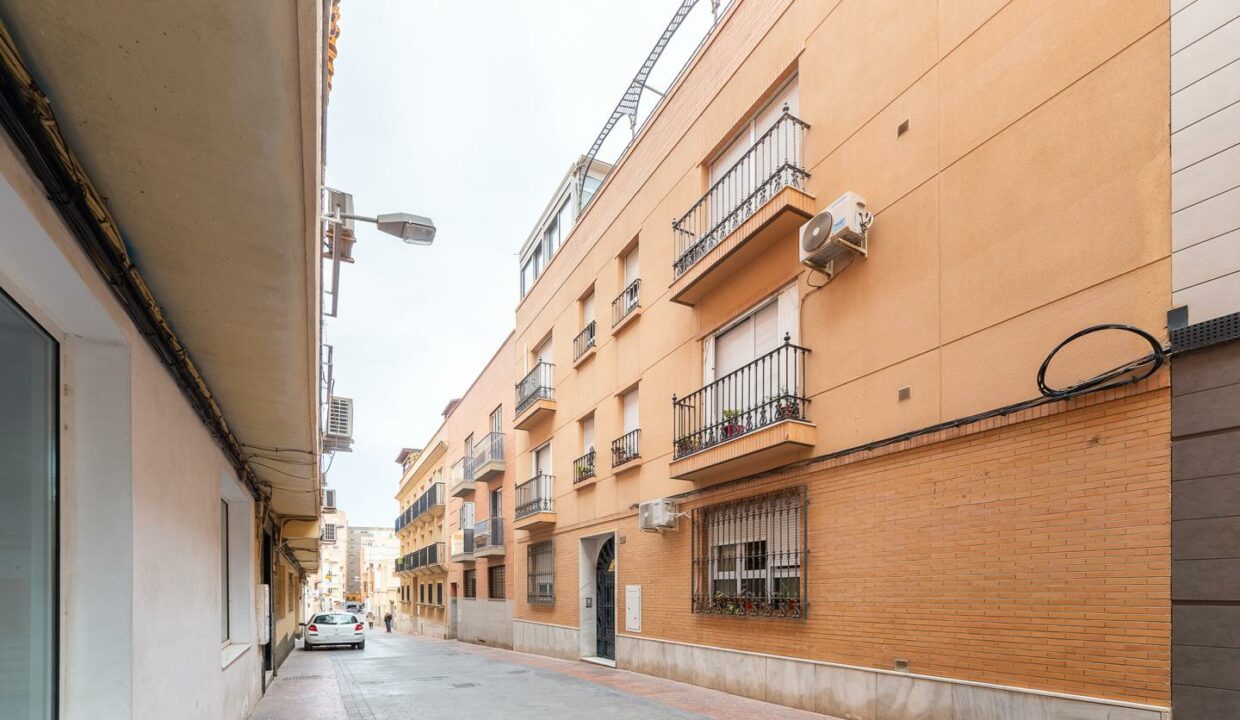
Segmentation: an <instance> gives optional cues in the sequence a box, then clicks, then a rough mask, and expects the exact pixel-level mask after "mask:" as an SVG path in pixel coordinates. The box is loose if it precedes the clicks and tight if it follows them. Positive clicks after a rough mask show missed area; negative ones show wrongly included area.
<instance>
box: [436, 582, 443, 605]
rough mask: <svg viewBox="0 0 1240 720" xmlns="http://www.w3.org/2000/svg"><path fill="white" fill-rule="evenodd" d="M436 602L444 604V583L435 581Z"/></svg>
mask: <svg viewBox="0 0 1240 720" xmlns="http://www.w3.org/2000/svg"><path fill="white" fill-rule="evenodd" d="M435 604H436V605H443V583H435Z"/></svg>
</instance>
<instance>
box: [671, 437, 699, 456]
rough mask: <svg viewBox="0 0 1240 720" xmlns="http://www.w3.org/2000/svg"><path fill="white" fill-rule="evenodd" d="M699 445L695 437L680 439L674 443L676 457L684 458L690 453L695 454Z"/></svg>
mask: <svg viewBox="0 0 1240 720" xmlns="http://www.w3.org/2000/svg"><path fill="white" fill-rule="evenodd" d="M700 445H701V443H700V442H699V441H698V438H697V436H696V435H690V436H688V437H682V438H681V439H679V440H677V441H676V456H677V457H684V456H685V455H688V454H689V453H691V452H696V451H697V449H698V447H699V446H700Z"/></svg>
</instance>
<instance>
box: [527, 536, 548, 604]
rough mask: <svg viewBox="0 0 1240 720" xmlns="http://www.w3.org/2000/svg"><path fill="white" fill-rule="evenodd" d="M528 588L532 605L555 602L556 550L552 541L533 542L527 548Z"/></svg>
mask: <svg viewBox="0 0 1240 720" xmlns="http://www.w3.org/2000/svg"><path fill="white" fill-rule="evenodd" d="M527 560H528V561H527V562H526V564H525V569H526V589H527V591H528V593H529V602H530V604H531V605H554V604H555V551H554V547H553V545H552V541H550V540H545V541H543V542H538V543H532V544H531V545H530V546H529V549H528V550H527Z"/></svg>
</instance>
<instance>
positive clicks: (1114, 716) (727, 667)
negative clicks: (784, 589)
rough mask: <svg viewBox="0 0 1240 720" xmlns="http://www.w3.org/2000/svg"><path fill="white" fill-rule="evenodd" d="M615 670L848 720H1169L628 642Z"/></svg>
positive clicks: (905, 677) (943, 683)
mask: <svg viewBox="0 0 1240 720" xmlns="http://www.w3.org/2000/svg"><path fill="white" fill-rule="evenodd" d="M528 652H539V651H537V650H530V651H528ZM543 654H550V653H543ZM616 666H617V667H619V668H622V669H625V670H632V671H634V672H640V673H645V674H647V675H654V676H657V677H665V678H668V679H671V680H677V681H680V682H686V683H692V684H694V685H701V686H702V687H708V688H712V689H715V690H722V691H723V692H727V693H731V694H733V695H742V696H744V697H749V698H753V699H755V700H764V701H766V702H772V703H778V704H780V705H787V706H790V707H795V708H800V709H802V710H810V711H813V712H819V713H824V714H827V715H834V716H836V717H840V718H844V719H845V720H1001V719H1003V718H1021V719H1022V720H1170V718H1171V713H1170V710H1169V709H1168V708H1165V707H1158V706H1151V705H1141V704H1136V703H1125V702H1119V701H1114V700H1105V699H1102V698H1090V697H1081V696H1074V695H1064V694H1056V693H1047V692H1040V691H1036V690H1028V689H1024V688H1017V687H1009V686H1000V685H988V684H985V683H974V682H967V681H961V680H953V679H950V678H940V677H933V676H928V675H915V674H911V673H898V672H893V671H887V670H877V669H872V668H861V667H853V666H848V665H835V664H831V663H823V662H815V661H810V660H802V659H798V658H787V657H777V656H772V655H761V654H757V653H748V652H740V651H735V650H725V649H723V648H714V647H707V646H702V645H687V644H683V643H675V642H669V641H665V640H653V639H650V638H638V637H634V636H631V635H618V636H617V637H616Z"/></svg>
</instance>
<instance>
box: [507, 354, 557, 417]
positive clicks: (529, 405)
mask: <svg viewBox="0 0 1240 720" xmlns="http://www.w3.org/2000/svg"><path fill="white" fill-rule="evenodd" d="M554 372H555V366H554V365H552V364H551V363H548V362H539V363H537V364H535V365H534V369H533V370H530V372H529V374H528V375H526V376H525V377H523V378H521V382H519V383H517V410H516V412H517V417H516V418H515V421H514V423H513V424H514V425H516V427H517V429H518V430H528V429H530V428H531V427H533V426H534V424H535V423H537V422H538V421H539V420H542V419H543V418H544V417H549V416H550V415H551V414H552V413H554V412H555V388H554V386H553V385H552V378H553V376H554Z"/></svg>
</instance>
